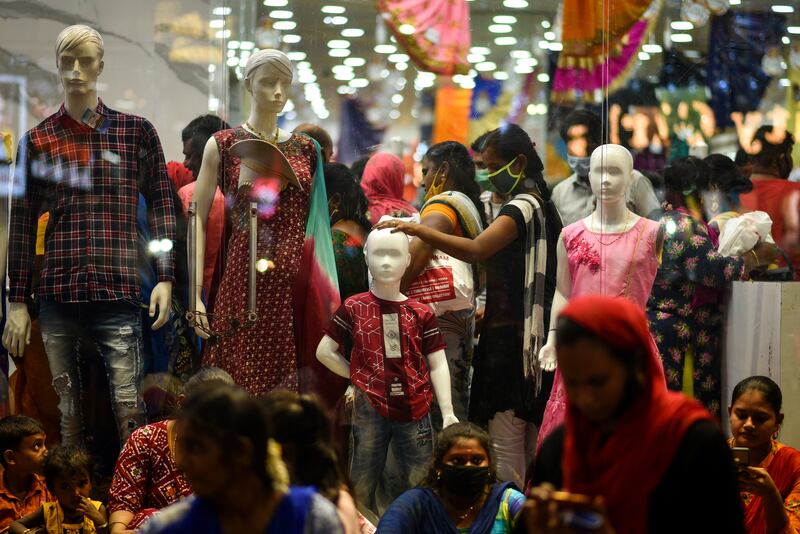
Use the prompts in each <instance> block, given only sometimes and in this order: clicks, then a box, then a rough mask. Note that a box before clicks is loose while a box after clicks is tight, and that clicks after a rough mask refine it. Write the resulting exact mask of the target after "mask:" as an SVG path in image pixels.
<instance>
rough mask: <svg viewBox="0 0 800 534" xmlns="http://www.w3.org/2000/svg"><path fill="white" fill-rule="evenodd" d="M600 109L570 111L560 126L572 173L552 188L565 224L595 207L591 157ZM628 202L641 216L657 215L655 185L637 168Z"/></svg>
mask: <svg viewBox="0 0 800 534" xmlns="http://www.w3.org/2000/svg"><path fill="white" fill-rule="evenodd" d="M602 126H603V125H602V121H601V120H600V116H599V115H597V113H595V112H593V111H590V110H586V109H578V110H574V111H572V112H570V113H569V114H568V115H567V116H566V117H565V118H564V123H563V124H562V126H561V138H562V139H563V140H564V143H566V145H567V160H568V161H569V165H570V167H571V168H572V170H573V174H572V175H571V176H570V177H569V178H567V179H566V180H563V181H562V182H560V183H559V184H558V185H556V186H555V187H554V188H553V203H555V205H556V208H558V213H559V214H560V215H561V221H562V222H563V223H564V226H567V225H569V224H572V223H574V222H576V221H578V220H580V219H582V218H584V217H586V216H587V215H589V214H591V213H592V211H594V209H595V208H596V199H597V198H599V197H597V196H596V195H594V194H593V193H592V190H591V185H590V184H589V158H590V156H591V154H592V152H593V151H594V150H595V149H596V148H597V147H598V146H600V143H601V135H602V132H603V128H602ZM627 201H628V206H629V207H631V208H632V209H633V211H634V212H636V213H637V214H639V215H640V216H642V217H649V218H653V219H658V218H659V216H660V212H661V206H660V204H659V202H658V198H657V197H656V194H655V192H654V191H653V185H652V184H651V183H650V180H648V179H647V177H646V176H644V175H643V174H641V173H640V172H638V171H635V170H634V171H633V172H632V179H631V185H630V187H629V188H628V192H627Z"/></svg>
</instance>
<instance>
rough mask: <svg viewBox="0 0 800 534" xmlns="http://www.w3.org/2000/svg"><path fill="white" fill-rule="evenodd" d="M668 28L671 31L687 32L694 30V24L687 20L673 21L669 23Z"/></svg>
mask: <svg viewBox="0 0 800 534" xmlns="http://www.w3.org/2000/svg"><path fill="white" fill-rule="evenodd" d="M669 26H670V28H672V29H673V30H680V31H689V30H693V29H694V24H692V23H691V22H689V21H687V20H673V21H672V22H670V23H669Z"/></svg>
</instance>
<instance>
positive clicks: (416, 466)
mask: <svg viewBox="0 0 800 534" xmlns="http://www.w3.org/2000/svg"><path fill="white" fill-rule="evenodd" d="M364 254H365V255H366V258H367V267H368V268H369V271H370V273H371V274H372V277H373V286H372V289H371V290H370V291H369V292H367V293H360V294H358V295H354V296H352V297H350V298H348V299H347V300H345V302H344V304H342V306H341V307H340V308H339V310H338V311H337V312H336V313H335V314H334V316H333V318H332V319H331V323H330V325H329V327H328V328H327V329H326V335H325V337H323V338H322V341H320V343H319V346H318V347H317V358H318V359H319V361H320V362H322V363H323V364H324V365H325V366H326V367H328V369H330V370H331V371H333V372H334V373H336V374H337V375H339V376H341V377H344V378H351V379H352V381H353V385H354V386H355V388H356V396H355V401H354V406H353V429H352V439H353V450H352V451H351V454H352V462H351V467H350V469H351V471H350V480H351V481H352V483H353V487H354V488H355V491H356V496H357V497H358V499H359V500H360V502H362V503H364V504H365V505H366V506H367V507H368V508H370V509H372V510H373V511H377V510H375V506H374V496H375V490H376V488H377V486H378V477H379V476H380V474H381V472H382V471H383V467H384V464H385V462H386V454H387V452H388V450H389V446H390V444H391V443H394V446H393V451H394V454H395V456H396V457H397V465H398V466H399V469H400V471H401V473H400V477H399V478H400V479H401V480H400V481H399V484H398V483H397V482H398V481H394V480H393V481H390V482H393V483H394V484H393V487H387V491H388V493H389V494H390V496H391V497H392V498H395V497H397V496H398V495H399V494H400V493H402V492H403V491H405V490H407V489H409V488H410V487H411V484H412V482H414V481H415V480H416V479H417V477H418V476H421V475H422V474H424V472H425V470H426V467H427V464H428V463H429V462H430V459H431V456H432V453H433V431H432V428H431V422H430V403H431V400H432V396H431V393H430V390H431V386H432V387H433V392H434V393H435V395H436V400H437V401H438V402H439V407H440V408H441V411H442V418H443V426H444V427H445V428H446V427H447V426H449V425H451V424H453V423H456V422H458V420H457V419H456V417H455V416H454V415H453V404H452V401H451V393H450V374H449V371H448V368H447V358H446V356H445V352H444V346H445V343H444V340H443V338H442V336H441V334H440V332H439V327H438V325H437V323H436V317H435V315H434V314H433V312H432V311H431V310H430V308H428V307H427V306H425V305H424V304H421V303H419V302H416V301H413V300H409V299H408V298H407V297H406V296H405V295H403V294H402V293H400V281H401V279H402V277H403V273H404V272H405V270H406V268H407V267H408V264H409V262H410V261H411V255H410V254H409V249H408V238H407V237H406V235H405V234H402V233H392V232H391V230H390V229H386V230H373V231H372V232H371V233H370V234H369V237H367V242H366V244H365V247H364ZM348 338H350V339H352V340H353V350H352V352H351V361H349V362H348V361H347V360H346V359H345V358H344V356H342V354H341V353H340V352H339V346H341V345H343V344H344V342H345V341H346V340H348ZM398 341H399V342H398ZM387 486H388V484H387Z"/></svg>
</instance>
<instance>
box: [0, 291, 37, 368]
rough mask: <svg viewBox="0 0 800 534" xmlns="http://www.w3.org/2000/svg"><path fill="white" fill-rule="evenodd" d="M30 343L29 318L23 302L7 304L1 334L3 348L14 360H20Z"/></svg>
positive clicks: (26, 307) (26, 306)
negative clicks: (6, 315) (4, 325)
mask: <svg viewBox="0 0 800 534" xmlns="http://www.w3.org/2000/svg"><path fill="white" fill-rule="evenodd" d="M30 343H31V316H30V315H28V305H27V304H25V303H24V302H9V303H8V318H7V319H6V328H5V331H4V332H3V346H4V347H5V348H6V349H8V352H9V353H11V355H12V356H14V357H15V358H22V355H23V354H24V353H25V347H27V346H28V345H30Z"/></svg>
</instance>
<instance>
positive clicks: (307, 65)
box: [297, 61, 311, 69]
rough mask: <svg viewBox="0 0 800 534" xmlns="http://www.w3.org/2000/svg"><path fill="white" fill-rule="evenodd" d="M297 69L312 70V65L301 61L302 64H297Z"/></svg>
mask: <svg viewBox="0 0 800 534" xmlns="http://www.w3.org/2000/svg"><path fill="white" fill-rule="evenodd" d="M297 68H298V69H310V68H311V63H309V62H308V61H301V62H300V63H298V64H297Z"/></svg>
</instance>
